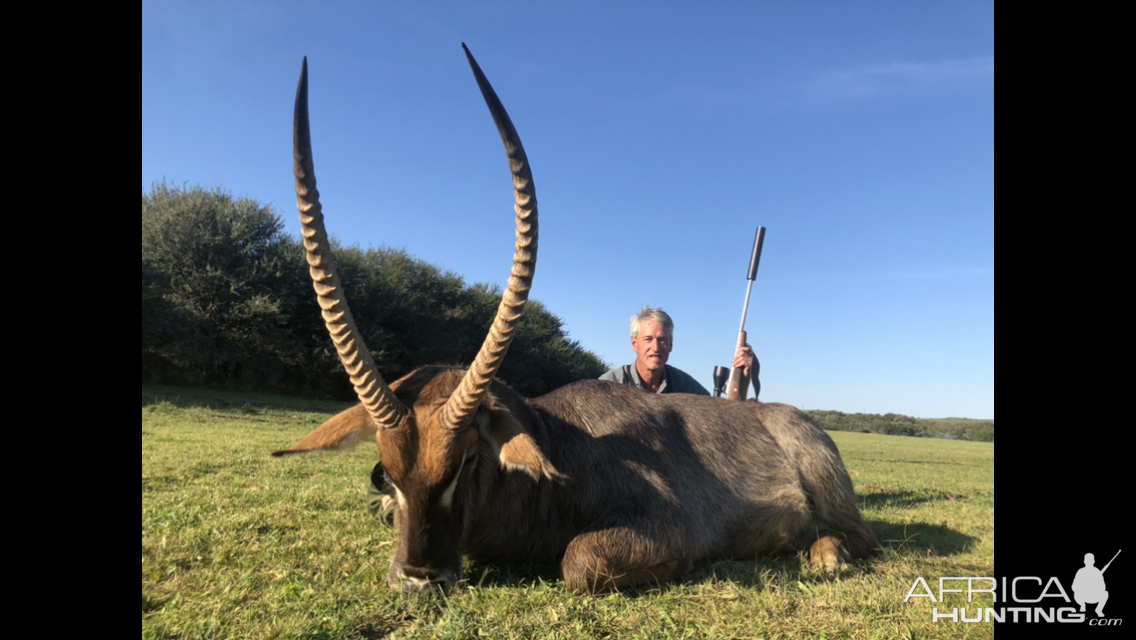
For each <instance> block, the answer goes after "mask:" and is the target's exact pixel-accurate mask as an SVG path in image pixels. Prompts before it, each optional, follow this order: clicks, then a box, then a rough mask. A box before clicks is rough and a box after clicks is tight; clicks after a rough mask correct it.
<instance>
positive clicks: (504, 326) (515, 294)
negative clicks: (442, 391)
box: [441, 43, 537, 429]
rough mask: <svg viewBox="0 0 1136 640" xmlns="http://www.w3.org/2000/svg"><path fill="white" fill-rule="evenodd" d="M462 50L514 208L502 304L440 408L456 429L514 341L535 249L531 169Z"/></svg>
mask: <svg viewBox="0 0 1136 640" xmlns="http://www.w3.org/2000/svg"><path fill="white" fill-rule="evenodd" d="M462 49H463V50H464V51H465V56H466V58H467V59H468V60H469V66H470V68H471V69H472V70H473V75H474V77H475V78H477V86H478V87H480V88H481V95H482V97H483V98H485V104H486V106H488V107H489V113H491V114H492V115H493V122H494V123H496V125H497V132H498V133H499V134H501V141H502V142H503V143H505V154H506V155H508V156H509V170H510V171H511V172H512V174H513V196H514V198H515V200H516V206H515V207H514V209H515V210H516V212H517V244H516V249H515V251H514V253H513V269H512V270H511V271H510V275H509V283H508V285H507V286H506V289H505V295H504V296H502V298H501V304H500V306H498V307H497V317H496V318H495V319H494V320H493V326H491V327H490V328H489V335H487V336H486V337H485V342H484V343H482V345H481V350H480V351H478V353H477V357H476V358H475V359H474V361H473V364H471V365H470V366H469V370H468V371H466V374H465V377H463V378H462V381H461V384H459V385H458V388H457V390H456V391H454V394H453V395H452V396H450V399H449V400H448V401H446V405H445V406H444V407H443V408H442V416H441V422H442V425H443V426H446V427H448V428H450V429H458V428H461V427H462V426H465V424H466V423H467V422H468V421H469V418H470V416H472V415H473V412H474V410H475V409H477V405H478V403H479V402H481V398H482V396H484V395H485V390H486V389H488V388H489V383H490V382H492V381H493V376H494V375H496V374H497V369H498V368H500V366H501V362H502V361H503V360H504V359H505V353H506V352H507V351H508V350H509V343H511V342H512V341H513V333H514V332H515V331H516V328H517V323H518V322H520V319H521V314H522V313H523V312H524V309H525V302H526V301H527V300H528V298H529V289H530V288H531V287H532V278H533V274H534V273H535V272H536V250H537V212H536V187H535V186H534V185H533V178H532V170H531V169H530V167H529V159H528V157H527V156H526V155H525V148H524V146H522V145H521V139H520V137H519V136H518V135H517V130H516V129H515V128H514V127H513V122H512V121H511V120H510V119H509V114H508V113H506V112H505V107H503V106H502V105H501V100H500V99H499V98H497V93H496V92H495V91H493V87H492V86H490V84H489V80H486V79H485V74H484V73H482V72H481V67H479V66H478V65H477V61H476V60H474V59H473V54H471V53H470V52H469V49H468V48H467V47H466V46H465V43H462Z"/></svg>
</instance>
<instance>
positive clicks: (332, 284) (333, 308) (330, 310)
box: [292, 56, 407, 429]
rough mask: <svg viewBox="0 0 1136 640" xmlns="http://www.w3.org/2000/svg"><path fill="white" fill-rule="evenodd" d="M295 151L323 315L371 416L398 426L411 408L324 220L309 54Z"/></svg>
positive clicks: (300, 204) (295, 123)
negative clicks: (359, 316)
mask: <svg viewBox="0 0 1136 640" xmlns="http://www.w3.org/2000/svg"><path fill="white" fill-rule="evenodd" d="M292 157H293V160H294V163H295V164H294V166H293V169H294V171H295V174H296V207H297V208H298V209H299V210H300V224H302V225H303V232H302V233H303V236H304V249H305V251H307V258H308V271H309V273H311V276H312V286H313V287H315V290H316V296H318V297H319V305H320V309H322V310H323V321H324V324H326V325H327V331H328V333H330V334H331V340H332V342H334V343H335V350H336V351H338V352H339V360H340V361H341V362H342V363H343V368H344V369H346V370H347V375H348V376H349V377H350V378H351V384H352V385H354V386H355V393H356V395H358V396H359V401H360V402H362V403H363V406H364V407H366V408H367V413H368V414H370V416H371V419H373V420H374V421H375V424H377V425H378V426H379V428H381V429H391V428H393V427H397V426H398V425H399V424H400V423H401V422H402V419H403V418H404V417H405V416H406V413H407V409H406V407H405V406H403V404H402V402H400V401H399V399H398V398H396V397H395V395H394V393H393V392H392V391H391V390H390V387H388V386H387V383H386V382H384V381H383V377H382V376H381V375H379V372H378V370H376V369H375V362H374V360H372V359H371V352H370V351H368V350H367V345H365V344H363V337H362V336H361V335H359V330H358V329H357V328H356V327H355V318H354V317H353V316H352V315H351V309H350V307H348V306H347V298H346V297H344V295H343V287H342V285H341V284H340V282H339V274H338V272H337V270H336V268H335V256H333V255H332V253H331V245H330V243H329V242H328V240H327V229H326V228H325V227H324V224H323V207H321V206H320V201H319V191H318V190H317V189H316V174H315V165H314V164H313V162H312V136H311V128H310V126H309V125H308V58H307V57H306V56H305V57H304V67H303V70H302V71H301V72H300V85H299V86H298V87H297V88H296V110H295V115H294V116H293V119H292Z"/></svg>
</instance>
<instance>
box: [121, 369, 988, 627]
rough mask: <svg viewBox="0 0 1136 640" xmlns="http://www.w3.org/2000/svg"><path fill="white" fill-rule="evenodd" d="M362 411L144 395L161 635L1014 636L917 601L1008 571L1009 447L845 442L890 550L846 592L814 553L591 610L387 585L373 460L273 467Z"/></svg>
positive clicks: (543, 575)
mask: <svg viewBox="0 0 1136 640" xmlns="http://www.w3.org/2000/svg"><path fill="white" fill-rule="evenodd" d="M345 406H346V405H343V404H338V403H332V402H321V401H313V400H304V399H298V398H285V397H279V396H265V395H254V394H237V393H228V392H223V391H212V390H200V389H183V388H168V387H143V388H142V637H143V638H275V637H284V638H381V637H395V638H404V637H405V638H435V637H440V638H441V637H444V638H450V637H459V638H467V637H481V636H488V637H511V638H687V637H689V638H704V637H720V638H762V637H764V638H800V637H806V638H937V637H951V638H958V637H982V638H992V637H993V636H994V627H993V624H985V623H983V624H974V625H962V624H955V623H952V622H939V623H937V624H935V623H932V621H931V607H932V606H933V605H932V604H931V603H929V602H928V601H927V599H926V598H921V599H915V600H912V601H911V602H908V603H904V602H903V598H904V596H905V595H906V594H907V592H908V590H909V589H910V588H911V586H912V584H913V582H914V581H915V579H916V578H917V577H919V576H922V577H924V578H926V579H927V581H928V583H930V584H931V585H935V584H936V583H937V580H935V579H937V578H938V577H939V576H988V575H993V573H994V445H993V443H979V442H958V441H950V440H938V439H924V438H906V437H900V436H883V435H875V434H860V433H842V432H831V435H832V437H833V439H834V440H836V442H837V445H839V447H840V450H841V453H842V455H843V457H844V461H845V463H846V464H847V466H848V469H849V471H850V473H851V475H852V480H853V482H854V483H855V486H856V493H857V496H858V497H859V501H860V508H861V510H862V511H863V513H864V517H865V518H866V519H867V520H868V522H869V523H870V524H871V526H872V529H873V530H874V531H875V532H876V535H877V536H878V537H879V538H880V539H881V540H882V541H883V543H884V547H885V550H884V552H883V554H882V555H880V556H878V557H877V558H875V559H873V560H872V561H870V562H865V563H858V564H856V565H854V566H853V567H852V568H851V569H849V570H847V571H845V572H844V573H843V574H842V575H840V576H838V577H835V578H830V577H825V576H823V575H818V574H817V573H816V572H814V571H813V570H812V569H811V567H809V565H808V563H807V562H802V559H801V558H800V557H797V556H783V557H773V558H766V557H763V558H756V559H752V560H744V561H734V560H717V561H705V562H702V563H699V564H697V565H696V566H695V568H694V570H693V571H692V572H691V573H690V574H689V575H688V576H687V577H686V579H685V580H683V581H682V582H681V583H676V584H665V585H662V586H659V587H655V588H650V589H642V590H637V591H633V592H630V593H624V594H618V595H611V596H604V597H581V596H576V595H573V594H571V593H570V592H568V591H567V590H566V589H565V588H564V585H563V582H562V581H561V579H560V576H559V569H558V567H556V566H546V565H525V566H503V565H481V564H476V563H470V564H469V565H468V566H467V567H466V577H467V580H468V582H467V584H464V585H463V586H461V587H459V588H458V589H457V590H456V591H455V592H454V593H453V594H452V595H450V596H449V597H447V598H434V599H421V598H416V597H413V596H408V595H404V594H402V593H401V592H397V591H393V590H391V589H389V588H388V587H386V585H385V583H384V580H383V578H384V576H385V575H386V571H387V565H388V563H389V561H390V555H391V553H392V552H393V550H394V544H395V542H394V534H393V532H392V530H390V529H389V528H386V527H383V526H381V525H379V524H378V523H376V522H375V521H374V520H372V519H371V517H370V515H369V514H368V513H367V512H366V510H365V509H364V494H365V489H366V482H367V479H368V476H369V473H370V470H371V466H372V465H373V464H374V462H375V459H376V455H375V450H374V447H373V446H368V445H364V446H360V447H358V448H357V449H356V450H355V451H351V452H346V453H339V454H320V455H312V456H301V457H292V458H284V459H277V458H270V457H269V455H268V454H269V452H271V451H273V450H276V449H281V448H285V447H287V446H289V445H291V444H292V443H293V442H295V441H296V440H297V439H299V438H300V437H301V436H303V435H304V434H306V433H307V432H308V431H310V430H311V429H313V428H315V427H316V426H318V425H319V424H320V423H321V422H323V421H324V420H325V419H326V418H327V416H328V415H329V414H330V413H333V412H335V411H338V410H339V409H341V408H343V407H345ZM988 605H989V602H988V601H986V602H980V601H977V600H976V602H975V603H974V604H973V606H988ZM952 606H953V605H952Z"/></svg>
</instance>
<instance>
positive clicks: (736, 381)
mask: <svg viewBox="0 0 1136 640" xmlns="http://www.w3.org/2000/svg"><path fill="white" fill-rule="evenodd" d="M764 243H765V227H758V228H757V234H756V235H755V236H754V238H753V254H752V255H750V258H749V271H748V272H746V280H749V285H748V286H747V287H746V299H745V304H744V305H743V306H742V323H741V326H739V327H738V345H737V346H736V347H735V348H734V353H737V350H738V349H741V348H742V347H744V346H745V345H746V331H745V326H746V314H747V313H748V312H749V296H750V293H751V292H753V281H754V280H755V279H756V278H757V265H758V264H759V263H760V262H761V246H762V245H763V244H764ZM730 360H733V356H731V357H730ZM747 387H749V376H747V375H745V372H744V369H742V368H741V367H738V368H736V369H734V371H733V373H731V374H730V386H729V391H728V393H727V394H726V399H728V400H745V399H746V388H747Z"/></svg>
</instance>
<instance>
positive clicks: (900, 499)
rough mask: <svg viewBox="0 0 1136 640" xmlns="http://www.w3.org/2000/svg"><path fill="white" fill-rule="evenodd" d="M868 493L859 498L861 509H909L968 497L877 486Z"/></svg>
mask: <svg viewBox="0 0 1136 640" xmlns="http://www.w3.org/2000/svg"><path fill="white" fill-rule="evenodd" d="M864 489H865V490H866V491H868V493H865V494H863V495H861V496H857V502H858V503H859V504H860V505H861V507H884V506H887V507H899V508H907V507H913V506H915V505H919V504H923V503H925V502H938V501H941V500H965V499H966V496H964V495H962V494H958V493H950V492H949V491H940V490H938V489H914V490H900V489H889V488H885V487H880V486H877V485H868V486H866V487H864Z"/></svg>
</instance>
